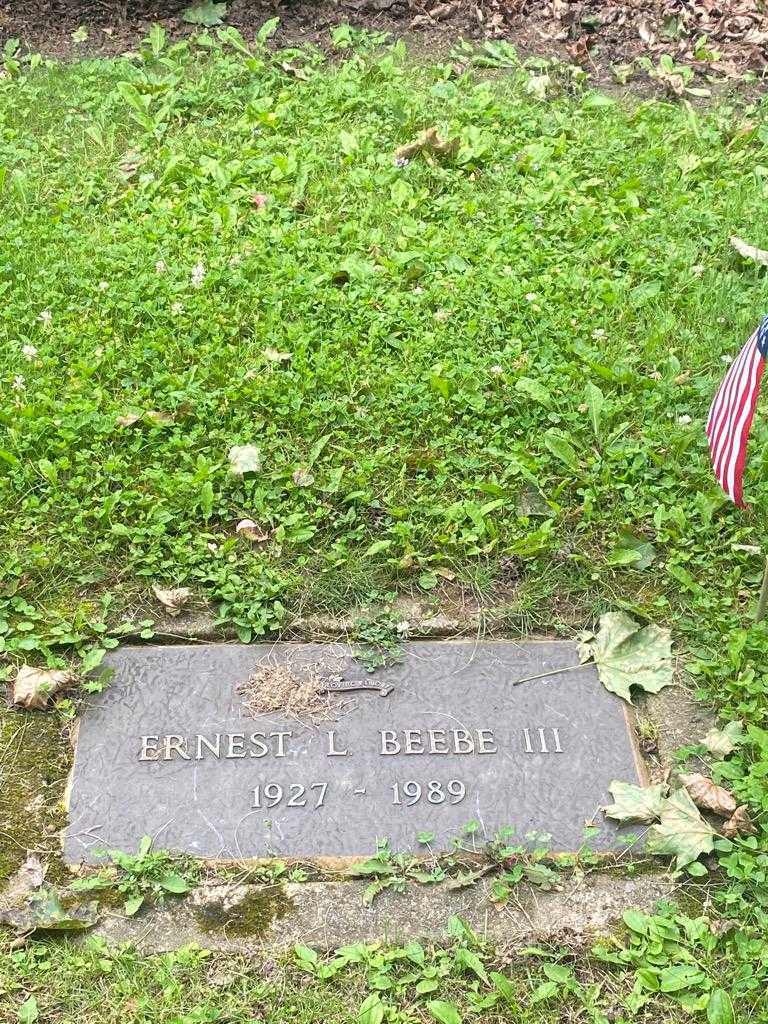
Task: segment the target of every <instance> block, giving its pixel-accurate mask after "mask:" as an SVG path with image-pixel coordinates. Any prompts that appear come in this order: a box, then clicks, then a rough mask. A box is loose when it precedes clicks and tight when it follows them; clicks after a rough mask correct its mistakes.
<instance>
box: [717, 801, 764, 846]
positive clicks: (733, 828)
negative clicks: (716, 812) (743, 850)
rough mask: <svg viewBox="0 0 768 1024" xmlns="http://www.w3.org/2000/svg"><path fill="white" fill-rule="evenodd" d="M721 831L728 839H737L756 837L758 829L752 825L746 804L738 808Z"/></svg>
mask: <svg viewBox="0 0 768 1024" xmlns="http://www.w3.org/2000/svg"><path fill="white" fill-rule="evenodd" d="M721 831H722V833H723V835H724V836H725V837H726V839H735V838H736V836H753V835H755V833H756V832H757V829H756V828H755V826H754V825H753V824H752V819H751V818H750V817H749V811H748V810H747V805H746V804H742V806H741V807H737V808H736V810H735V811H734V812H733V814H732V815H731V817H730V818H729V819H728V821H726V822H725V823H724V825H723V827H722V829H721Z"/></svg>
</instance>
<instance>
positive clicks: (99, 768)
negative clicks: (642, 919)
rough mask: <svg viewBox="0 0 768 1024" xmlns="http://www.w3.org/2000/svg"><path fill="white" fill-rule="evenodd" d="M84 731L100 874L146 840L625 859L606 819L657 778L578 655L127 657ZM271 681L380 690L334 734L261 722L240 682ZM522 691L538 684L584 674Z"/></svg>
mask: <svg viewBox="0 0 768 1024" xmlns="http://www.w3.org/2000/svg"><path fill="white" fill-rule="evenodd" d="M106 663H107V664H108V665H109V666H110V667H111V668H112V669H114V676H113V679H112V682H111V683H110V685H109V687H108V688H107V689H106V690H105V691H104V692H103V693H101V694H99V695H97V696H95V697H94V698H92V699H91V700H90V701H89V704H88V706H87V707H86V708H85V710H84V712H83V714H82V717H81V720H80V726H79V735H78V741H77V749H76V754H75V764H74V768H73V775H72V780H71V788H70V806H69V824H68V827H67V829H66V832H65V837H64V853H65V857H66V859H67V860H68V861H70V862H80V861H84V862H95V861H97V860H99V859H100V858H101V857H102V856H103V851H105V850H107V849H122V850H128V851H135V849H136V847H137V845H138V843H139V841H140V840H141V837H142V836H144V835H149V836H153V837H154V838H155V842H156V844H157V846H159V847H163V848H168V849H174V850H183V851H188V852H189V853H192V854H195V855H197V856H201V857H208V858H217V859H244V858H249V857H264V856H280V857H302V858H310V857H327V856H332V857H340V856H366V855H369V854H371V853H373V852H374V850H375V847H376V841H377V839H388V840H389V842H390V845H391V847H392V849H393V850H398V851H401V850H418V849H420V848H421V849H423V847H419V844H418V841H417V838H416V837H417V834H418V833H420V832H432V833H434V835H435V839H434V842H433V843H432V847H433V848H434V849H450V848H451V840H452V839H453V838H454V837H457V836H459V835H460V834H461V833H462V830H463V828H464V827H465V826H466V825H468V824H469V823H470V822H476V823H477V826H476V831H475V834H474V836H475V842H476V843H478V844H482V843H484V842H486V841H488V840H491V839H492V838H493V837H494V836H495V835H496V833H497V832H498V831H499V830H500V829H503V828H513V829H514V830H515V832H514V835H515V839H512V840H509V841H510V842H515V841H519V842H524V841H525V836H526V834H528V833H531V832H538V833H545V834H547V835H548V836H550V837H551V839H550V840H549V842H548V845H549V848H550V849H552V850H557V851H575V850H577V849H579V847H580V846H581V845H582V844H583V841H584V827H585V823H586V822H591V821H592V820H593V819H594V823H595V825H597V826H598V832H597V834H596V836H595V837H594V838H592V839H591V840H590V842H591V845H592V846H593V848H595V849H602V850H610V849H620V848H623V846H624V844H623V843H622V841H621V830H620V829H619V828H617V827H616V826H615V825H614V824H613V823H611V822H610V821H606V820H604V819H603V816H602V814H599V813H597V811H598V809H599V808H600V807H601V806H602V805H604V804H606V803H607V802H609V800H610V796H609V793H608V785H609V783H610V782H611V781H612V780H613V779H620V780H622V781H625V782H634V783H641V784H642V782H644V781H645V780H644V772H643V767H642V762H641V759H640V758H639V756H638V754H637V750H636V747H635V743H634V733H633V729H632V725H631V722H630V719H629V717H628V714H627V709H626V707H625V705H624V704H623V703H622V701H620V700H619V699H618V698H616V697H614V696H613V695H612V694H610V693H608V692H607V691H606V690H605V689H604V688H603V686H602V685H601V684H600V682H599V680H598V678H597V673H596V670H595V668H594V666H591V665H587V666H579V667H574V666H578V657H577V653H576V646H575V644H573V643H568V642H561V641H540V642H539V641H535V642H528V643H512V642H500V641H492V642H490V641H489V642H484V643H476V642H472V641H442V642H423V643H418V642H417V643H410V644H407V645H406V647H405V652H404V657H403V660H402V661H401V662H400V663H398V664H396V665H394V666H392V667H389V668H386V669H380V670H378V671H377V672H376V673H375V674H374V675H368V674H367V673H366V672H365V671H364V670H363V669H362V668H361V667H360V665H359V664H357V663H356V662H355V661H354V660H353V659H352V657H351V654H350V650H349V648H348V647H347V646H346V645H342V644H304V643H301V644H299V643H279V644H256V645H248V646H245V645H237V644H218V645H211V646H179V647H153V646H146V647H122V648H120V649H119V650H117V651H115V652H113V653H111V654H110V655H109V656H108V657H107V659H106ZM264 665H283V666H287V667H289V668H290V672H291V674H292V675H294V676H299V677H301V676H302V674H304V675H306V674H307V673H311V672H312V671H313V670H315V671H320V672H321V673H322V674H323V675H325V674H328V673H333V674H336V675H341V676H342V678H343V679H344V683H345V685H346V684H349V683H351V682H354V681H359V682H360V683H363V684H367V685H370V684H371V683H375V684H380V685H381V687H382V690H387V688H391V689H389V692H388V693H387V694H386V695H383V694H382V693H380V692H379V691H377V690H360V691H355V692H349V693H343V694H336V695H334V696H333V699H332V704H333V706H334V710H333V711H332V713H331V715H330V716H329V717H326V718H325V719H323V720H319V721H318V720H316V721H312V720H311V719H309V718H308V717H306V716H304V715H296V714H288V713H286V712H284V711H279V712H271V713H269V714H261V715H257V716H254V715H253V714H251V713H250V712H249V711H248V710H247V709H246V707H245V706H244V704H243V698H242V696H241V694H240V692H239V691H238V686H240V685H242V684H243V683H244V682H245V681H246V680H248V679H249V678H250V677H251V676H252V675H253V674H254V672H256V671H257V670H258V669H259V668H260V667H262V666H264ZM571 667H573V669H572V670H571V671H567V672H560V673H558V674H555V675H549V676H546V677H545V678H540V679H536V680H532V681H530V682H526V683H523V684H522V685H519V686H515V685H513V684H514V681H515V680H517V679H522V678H526V677H528V676H532V675H540V674H542V673H546V672H553V671H556V670H558V669H563V668H571Z"/></svg>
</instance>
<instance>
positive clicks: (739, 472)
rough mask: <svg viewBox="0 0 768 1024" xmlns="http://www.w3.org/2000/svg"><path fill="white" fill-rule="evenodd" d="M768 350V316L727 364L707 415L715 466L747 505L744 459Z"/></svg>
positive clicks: (721, 480) (726, 487) (721, 481)
mask: <svg viewBox="0 0 768 1024" xmlns="http://www.w3.org/2000/svg"><path fill="white" fill-rule="evenodd" d="M766 352H768V316H767V317H765V318H764V320H763V321H762V322H761V324H760V326H759V327H758V328H757V330H756V331H755V333H754V334H753V335H752V337H751V338H750V339H749V340H748V341H747V343H746V345H745V346H744V348H743V349H742V350H741V352H739V355H738V358H736V359H734V361H733V362H732V363H731V365H730V367H729V368H728V373H726V375H725V377H724V378H723V382H722V384H721V385H720V387H719V389H718V392H717V394H716V395H715V397H714V400H713V402H712V405H711V406H710V410H709V416H708V417H707V440H708V441H709V453H710V455H711V457H712V466H713V468H714V470H715V476H716V477H717V480H718V483H719V484H720V486H721V487H722V488H723V490H724V491H725V493H726V494H727V495H728V497H729V498H730V499H731V501H735V502H736V504H737V505H738V506H739V507H740V508H744V501H743V500H742V496H743V491H744V488H743V479H744V461H745V459H746V456H747V440H748V438H749V428H750V427H751V426H752V418H753V416H754V415H755V406H756V405H757V399H758V396H759V394H760V383H761V381H762V379H763V370H764V369H765V359H766Z"/></svg>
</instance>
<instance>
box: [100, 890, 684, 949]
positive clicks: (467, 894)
mask: <svg viewBox="0 0 768 1024" xmlns="http://www.w3.org/2000/svg"><path fill="white" fill-rule="evenodd" d="M366 885H367V883H365V882H359V883H358V882H304V883H292V884H291V883H289V884H286V885H285V886H284V887H280V886H271V887H270V886H255V885H238V884H235V883H218V884H215V885H207V886H203V887H201V888H200V889H199V890H197V891H196V892H195V893H194V894H193V896H192V897H191V898H189V899H187V900H185V901H183V902H182V903H179V902H173V903H170V902H169V903H166V904H165V905H164V906H162V907H157V908H153V909H151V910H149V911H147V912H145V913H143V914H140V915H138V916H137V917H124V916H122V915H119V914H112V913H110V914H109V915H107V916H104V917H103V918H102V919H101V921H100V922H99V924H98V925H97V926H96V928H94V929H93V930H92V931H91V932H89V934H91V935H98V936H100V937H101V938H103V939H104V940H105V941H107V942H109V943H111V944H122V943H129V944H131V945H133V946H135V947H136V948H137V949H138V950H140V951H141V952H143V953H160V952H167V951H169V950H172V949H176V948H178V947H180V946H185V945H189V944H194V945H198V946H201V947H203V948H207V949H215V950H226V951H230V952H238V951H239V952H253V951H259V950H261V951H266V950H271V951H276V952H277V951H281V950H290V949H292V948H293V947H294V945H295V944H296V943H302V944H303V945H308V946H313V947H315V948H319V949H326V950H331V949H336V948H338V947H339V946H343V945H347V944H351V943H357V942H362V943H371V942H377V941H383V942H389V943H395V942H396V943H399V942H408V941H415V940H418V939H421V940H425V941H430V942H437V943H440V942H444V941H446V940H447V939H448V938H449V935H450V932H449V922H450V920H451V918H452V917H454V916H459V917H461V918H462V920H464V921H465V922H466V923H467V924H468V925H469V926H470V927H471V928H472V929H473V930H474V931H475V932H476V933H477V934H478V935H479V936H480V937H481V938H482V939H484V940H486V941H488V942H490V943H491V944H493V945H503V946H512V947H518V946H524V945H528V944H530V943H531V942H532V941H537V942H542V941H544V942H562V943H567V944H568V945H570V946H579V945H582V944H583V943H585V942H588V941H591V940H592V939H594V938H595V937H597V936H599V935H604V934H607V933H608V932H610V931H611V930H612V929H613V928H614V927H615V926H616V924H617V923H618V922H619V921H620V919H621V915H622V913H623V912H624V911H625V910H627V909H630V908H632V909H636V910H642V911H646V912H651V911H653V909H654V907H655V906H656V904H657V903H658V902H659V901H660V900H665V899H669V898H670V897H671V895H672V893H673V890H674V888H675V886H674V883H673V882H672V880H671V879H670V878H669V876H668V875H666V876H664V875H643V876H641V877H637V878H631V877H621V876H619V877H617V876H616V875H612V876H605V875H599V874H595V875H586V876H583V877H580V878H577V879H569V880H567V881H566V883H565V884H564V886H563V888H562V889H561V890H560V891H553V892H543V891H541V890H538V889H534V888H532V887H530V886H520V887H518V888H517V889H516V890H515V891H514V893H513V896H512V899H511V900H510V901H509V903H508V904H507V905H506V906H505V907H503V908H501V909H498V908H497V907H496V906H495V905H494V904H493V902H492V900H491V893H490V889H489V886H488V885H487V884H486V883H485V882H479V883H477V884H475V885H474V886H472V887H470V888H468V889H465V890H460V891H456V890H451V889H449V888H447V887H446V886H445V885H440V886H419V885H413V884H410V885H409V886H408V888H407V890H406V891H405V892H402V893H396V892H392V891H386V892H384V893H383V894H382V895H380V896H379V897H378V898H377V899H376V900H375V901H374V903H373V905H372V906H370V907H365V906H364V905H363V893H364V891H365V888H366ZM254 900H257V901H258V900H263V904H262V905H261V906H262V909H261V911H260V912H257V913H256V914H254V913H253V909H252V905H253V902H254ZM249 906H250V907H251V909H250V910H249V909H248V908H249ZM254 917H255V918H256V923H251V924H250V925H248V924H247V922H248V920H249V919H250V920H251V921H252V922H253V918H254ZM211 919H213V920H216V921H219V922H220V923H219V924H217V925H216V926H213V927H212V926H211V925H210V920H211ZM241 932H242V933H243V934H240V933H241Z"/></svg>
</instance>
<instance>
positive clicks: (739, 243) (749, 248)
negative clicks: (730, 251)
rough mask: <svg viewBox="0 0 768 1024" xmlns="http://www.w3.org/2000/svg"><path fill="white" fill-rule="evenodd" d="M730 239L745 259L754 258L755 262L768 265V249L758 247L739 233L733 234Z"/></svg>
mask: <svg viewBox="0 0 768 1024" xmlns="http://www.w3.org/2000/svg"><path fill="white" fill-rule="evenodd" d="M728 241H729V242H730V243H731V245H732V246H733V248H734V249H735V250H736V252H737V253H738V254H739V256H743V257H744V259H745V260H753V261H754V262H755V263H761V264H762V265H763V266H764V267H768V249H758V248H757V247H756V246H754V245H750V244H749V243H748V242H745V241H744V239H743V238H739V236H738V235H731V237H730V238H729V239H728Z"/></svg>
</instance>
